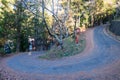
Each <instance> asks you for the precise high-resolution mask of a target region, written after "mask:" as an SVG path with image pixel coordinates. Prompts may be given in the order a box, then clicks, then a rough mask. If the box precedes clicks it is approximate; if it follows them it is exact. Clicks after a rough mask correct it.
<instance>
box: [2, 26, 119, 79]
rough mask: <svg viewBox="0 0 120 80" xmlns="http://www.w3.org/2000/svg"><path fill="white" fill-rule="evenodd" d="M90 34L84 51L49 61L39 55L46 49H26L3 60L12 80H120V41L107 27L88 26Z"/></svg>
mask: <svg viewBox="0 0 120 80" xmlns="http://www.w3.org/2000/svg"><path fill="white" fill-rule="evenodd" d="M90 34H91V35H90ZM88 35H89V36H88ZM92 36H93V38H92ZM86 37H87V39H88V40H87V42H89V40H90V39H91V38H92V40H91V42H89V44H88V46H87V47H88V48H86V49H85V51H84V52H83V53H81V54H78V55H75V56H72V57H68V58H63V59H60V60H51V61H50V60H49V61H48V60H41V59H38V56H40V55H42V54H44V52H33V53H32V55H28V53H23V54H18V55H15V56H12V57H8V58H7V59H4V60H2V61H1V64H2V67H3V68H6V72H7V74H8V73H11V74H8V75H9V78H11V76H12V77H14V79H12V80H120V68H119V66H120V42H118V41H116V40H114V39H112V38H110V36H108V35H107V33H106V32H105V30H104V28H103V27H96V28H94V29H91V30H88V31H87V35H86ZM92 42H94V43H92ZM1 64H0V65H1ZM3 64H4V65H3ZM6 66H7V67H6ZM2 67H1V69H2ZM12 74H13V75H14V76H13V75H12ZM17 78H19V79H17ZM6 80H7V79H6Z"/></svg>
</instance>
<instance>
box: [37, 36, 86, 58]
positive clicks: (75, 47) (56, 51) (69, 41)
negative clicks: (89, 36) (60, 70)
mask: <svg viewBox="0 0 120 80" xmlns="http://www.w3.org/2000/svg"><path fill="white" fill-rule="evenodd" d="M85 43H86V41H85V39H84V37H83V34H82V36H80V39H79V43H78V44H76V43H75V41H74V39H73V38H72V37H68V38H66V39H64V41H63V46H64V49H60V48H59V47H56V46H53V47H52V48H51V49H50V50H49V51H47V52H46V53H45V54H44V55H42V56H39V58H41V59H48V60H51V59H60V58H63V57H68V56H73V55H76V54H79V53H81V52H82V51H83V50H84V48H85Z"/></svg>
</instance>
